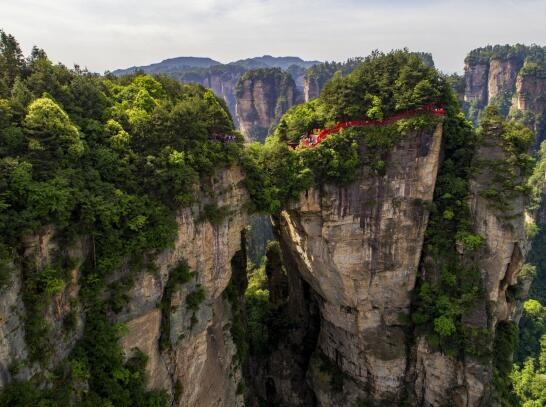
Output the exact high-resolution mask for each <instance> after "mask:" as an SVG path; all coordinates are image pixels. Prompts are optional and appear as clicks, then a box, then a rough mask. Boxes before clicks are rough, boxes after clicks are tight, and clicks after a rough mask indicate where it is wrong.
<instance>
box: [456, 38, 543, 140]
mask: <svg viewBox="0 0 546 407" xmlns="http://www.w3.org/2000/svg"><path fill="white" fill-rule="evenodd" d="M476 51H479V50H475V51H473V52H476ZM535 51H536V50H535ZM519 52H520V53H519V54H517V53H514V55H513V56H510V55H507V56H503V55H499V56H496V57H491V58H480V59H478V60H472V59H470V60H469V59H468V58H467V61H466V63H465V90H464V98H463V99H464V103H463V105H464V109H465V112H466V114H467V116H468V117H469V118H470V119H471V120H473V121H474V122H475V123H477V121H478V116H479V113H480V112H481V111H482V110H483V109H484V108H485V107H486V106H487V105H488V104H495V105H497V106H498V107H499V110H500V112H501V114H503V115H504V116H508V115H510V116H511V117H514V118H516V119H518V120H520V121H521V122H522V123H524V124H525V125H526V126H527V127H529V128H530V129H531V130H533V132H534V133H535V135H536V143H535V144H536V146H538V145H539V144H540V143H541V142H542V141H543V140H544V139H545V138H546V121H545V119H544V117H545V112H546V98H545V96H544V95H545V91H546V78H544V75H543V74H542V73H541V69H543V68H540V69H538V70H534V69H528V68H527V67H526V64H527V63H528V62H526V60H525V58H526V57H525V55H526V54H525V49H523V50H520V51H519ZM529 52H530V51H529ZM471 54H472V53H471ZM530 54H531V57H530V58H532V53H531V52H530ZM536 64H537V62H536V61H531V62H529V65H530V66H533V65H536Z"/></svg>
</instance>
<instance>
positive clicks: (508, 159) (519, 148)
mask: <svg viewBox="0 0 546 407" xmlns="http://www.w3.org/2000/svg"><path fill="white" fill-rule="evenodd" d="M480 125H481V130H480V137H481V142H482V143H484V144H494V145H495V144H496V143H498V144H500V145H501V146H502V150H503V153H504V159H502V160H501V159H498V158H487V157H479V158H478V159H477V160H476V164H477V166H478V169H479V170H480V171H481V172H487V174H488V176H489V177H490V179H491V180H490V185H489V188H488V189H487V190H485V191H484V192H483V196H484V197H485V198H487V199H488V200H489V201H490V206H492V207H493V208H496V209H497V210H498V211H499V212H501V213H508V214H509V215H511V213H509V212H510V210H511V209H512V208H511V206H510V200H512V199H514V198H515V197H517V196H521V195H524V196H528V195H529V194H530V192H531V191H530V188H529V186H528V184H527V182H528V181H527V180H528V178H529V176H530V175H531V174H532V171H533V164H534V160H533V158H532V157H531V156H530V155H529V150H530V148H531V146H532V144H533V140H534V136H533V133H532V132H531V131H530V130H529V129H527V128H526V127H524V126H523V125H522V124H520V123H517V122H515V121H512V120H509V121H508V120H505V119H504V118H503V117H502V116H501V115H500V114H499V113H498V109H497V108H496V107H495V106H488V107H487V108H486V109H485V110H484V112H483V114H482V116H481V120H480Z"/></svg>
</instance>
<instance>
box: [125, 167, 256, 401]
mask: <svg viewBox="0 0 546 407" xmlns="http://www.w3.org/2000/svg"><path fill="white" fill-rule="evenodd" d="M242 181H243V174H242V173H241V171H240V169H239V168H238V167H233V168H231V169H229V170H225V171H222V172H219V173H218V174H217V175H216V179H215V181H214V183H213V185H212V190H213V191H214V195H215V197H216V200H217V203H218V205H219V206H221V207H228V208H229V210H230V213H231V215H229V216H228V217H227V218H226V219H225V220H224V221H223V222H222V223H221V224H220V225H213V224H211V223H209V222H207V221H203V220H200V218H201V217H202V216H200V215H199V208H198V207H194V208H186V209H183V210H181V211H180V213H179V215H178V219H177V222H178V238H177V240H176V242H175V245H174V248H173V249H172V250H168V251H165V252H164V253H163V254H161V255H160V256H159V257H158V258H157V259H156V261H155V264H156V266H157V268H158V270H159V272H158V273H157V274H150V273H147V272H143V273H141V274H140V275H139V276H138V277H137V280H136V282H135V285H134V288H133V290H132V291H131V293H130V296H131V298H132V300H131V302H130V303H129V304H128V306H127V307H126V310H125V311H124V312H123V313H122V314H121V315H120V316H119V318H120V320H121V321H123V322H125V323H126V324H127V326H128V328H129V330H128V333H127V335H126V336H125V337H124V338H123V341H122V343H123V347H124V349H125V351H126V352H127V354H128V355H129V354H130V353H131V349H132V348H134V347H139V348H140V349H141V350H142V351H144V352H145V353H146V354H148V355H149V357H150V359H149V363H148V365H147V370H148V373H149V377H150V378H152V381H151V386H152V387H153V388H156V389H165V390H167V391H168V392H169V393H170V394H174V393H175V388H176V387H177V384H176V383H177V382H179V383H180V385H178V387H180V388H181V389H182V390H181V392H180V394H178V398H177V400H176V403H175V405H177V406H180V407H182V406H203V407H205V406H207V407H208V406H228V405H229V406H238V405H242V403H243V400H242V395H240V394H237V386H238V384H239V381H240V380H241V372H240V368H239V367H238V366H237V364H236V363H235V361H234V355H235V353H236V350H235V345H234V343H233V340H232V338H231V334H230V330H229V324H230V321H231V316H230V312H231V311H230V306H229V304H228V303H227V300H226V299H225V298H224V296H223V295H222V294H223V292H224V290H225V289H226V287H227V285H228V283H229V281H230V278H231V259H232V258H233V256H234V255H235V253H236V252H238V251H239V250H241V231H242V230H243V229H244V228H245V226H246V224H247V215H246V213H245V211H244V210H241V208H243V207H244V204H245V202H246V201H247V199H248V196H247V193H246V191H245V190H244V188H243V187H242ZM182 260H184V261H186V262H187V264H188V266H189V268H190V270H192V271H193V272H195V273H196V276H195V278H194V279H192V280H191V281H190V282H189V283H187V284H184V285H182V286H181V287H180V289H179V290H178V291H176V292H175V293H174V294H173V297H172V300H171V303H170V306H168V307H167V310H163V312H169V313H170V315H169V321H170V323H169V326H168V327H166V326H164V325H163V326H162V323H161V320H162V316H161V312H160V311H159V310H158V309H157V306H158V303H159V302H160V301H161V298H162V296H163V295H164V288H165V286H166V284H167V281H168V278H169V272H170V270H172V269H173V268H174V267H175V266H176V265H177V264H179V263H180V261H182ZM199 287H200V288H202V289H204V292H205V299H204V301H203V302H202V303H201V304H200V306H199V308H198V310H197V311H195V312H194V311H192V310H191V309H189V308H188V307H187V306H186V299H187V297H188V295H190V294H191V293H192V292H195V291H196V290H197V289H198V288H199ZM167 328H169V329H168V331H166V332H165V331H164V332H161V331H162V330H165V329H167ZM161 335H166V337H167V338H168V346H167V348H166V349H164V350H162V349H160V348H159V343H158V339H159V337H160V336H161Z"/></svg>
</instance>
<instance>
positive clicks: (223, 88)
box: [199, 66, 244, 127]
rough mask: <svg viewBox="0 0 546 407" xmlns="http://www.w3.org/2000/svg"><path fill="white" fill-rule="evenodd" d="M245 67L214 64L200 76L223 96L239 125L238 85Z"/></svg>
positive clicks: (202, 80)
mask: <svg viewBox="0 0 546 407" xmlns="http://www.w3.org/2000/svg"><path fill="white" fill-rule="evenodd" d="M243 72H244V69H243V68H241V67H238V66H213V67H211V68H209V69H208V70H207V71H206V74H205V75H204V76H203V77H202V78H200V81H199V82H200V83H201V84H202V85H203V86H205V87H207V88H210V89H212V90H213V91H214V93H215V94H217V95H218V96H220V97H221V98H223V99H224V100H225V102H226V104H227V107H228V109H229V112H230V113H231V117H232V118H233V121H234V123H235V125H236V126H237V127H239V117H238V116H237V110H236V104H237V101H236V98H235V93H236V86H237V81H238V80H239V78H240V77H241V74H242V73H243Z"/></svg>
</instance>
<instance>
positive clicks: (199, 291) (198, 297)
mask: <svg viewBox="0 0 546 407" xmlns="http://www.w3.org/2000/svg"><path fill="white" fill-rule="evenodd" d="M204 300H205V289H204V288H203V287H201V286H198V287H197V288H196V289H195V290H194V291H192V292H191V293H189V294H188V296H187V297H186V306H187V307H188V309H189V310H191V311H193V312H196V311H197V310H199V305H201V303H202V302H203V301H204Z"/></svg>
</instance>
